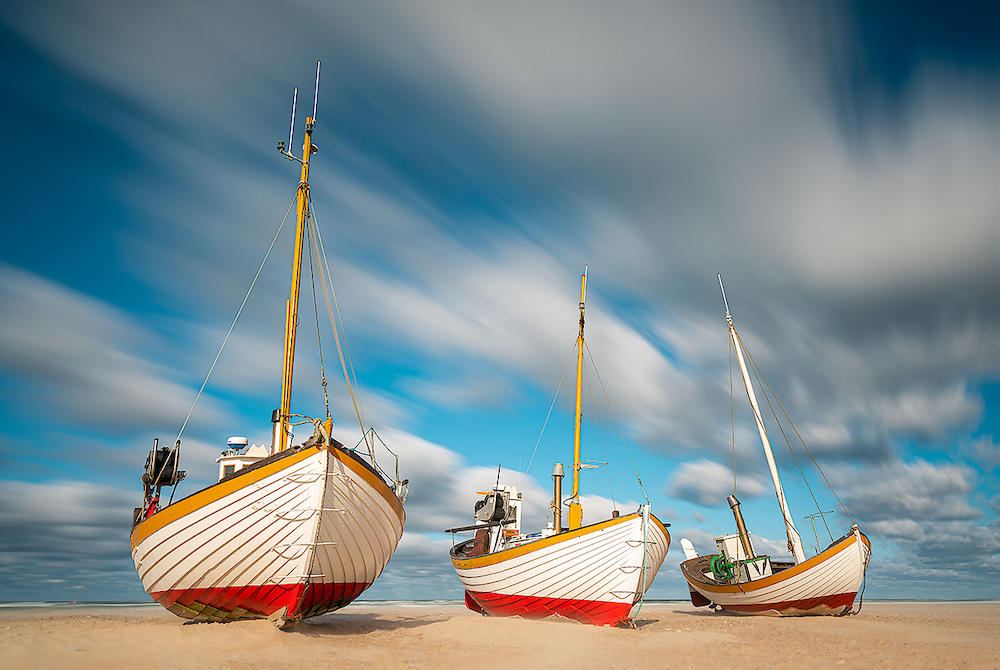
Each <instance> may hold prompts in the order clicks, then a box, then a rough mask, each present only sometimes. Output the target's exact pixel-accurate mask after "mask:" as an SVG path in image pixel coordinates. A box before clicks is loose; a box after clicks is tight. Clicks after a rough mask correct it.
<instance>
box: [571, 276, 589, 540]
mask: <svg viewBox="0 0 1000 670" xmlns="http://www.w3.org/2000/svg"><path fill="white" fill-rule="evenodd" d="M586 298H587V271H586V270H584V271H583V274H582V275H580V334H579V335H577V336H576V416H575V419H574V421H575V426H574V432H573V494H572V495H571V496H570V504H569V529H570V530H574V529H576V528H579V527H580V526H582V525H583V506H582V505H581V504H580V421H581V419H582V418H583V322H584V319H583V309H584V302H585V300H586Z"/></svg>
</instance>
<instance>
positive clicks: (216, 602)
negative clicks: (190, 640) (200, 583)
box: [150, 583, 369, 621]
mask: <svg viewBox="0 0 1000 670" xmlns="http://www.w3.org/2000/svg"><path fill="white" fill-rule="evenodd" d="M368 586H369V584H363V583H340V584H335V583H314V584H292V585H287V584H261V585H258V586H254V585H251V586H235V587H230V588H212V589H177V590H173V591H154V592H153V593H151V594H150V595H151V596H152V597H153V599H154V600H156V602H158V603H160V604H161V605H163V606H164V607H166V608H167V609H168V610H170V611H171V612H173V613H174V614H176V615H178V616H181V617H184V618H186V619H195V620H196V621H236V620H239V619H263V618H267V617H269V616H271V615H272V614H278V613H280V612H281V611H282V609H284V615H283V616H284V618H285V619H288V620H290V621H297V620H299V619H305V618H308V617H312V616H318V615H320V614H324V613H326V612H332V611H333V610H336V609H340V608H341V607H344V606H345V605H347V604H349V603H350V602H351V601H353V600H354V599H355V598H357V597H358V596H359V595H361V592H362V591H364V590H365V589H366V588H368Z"/></svg>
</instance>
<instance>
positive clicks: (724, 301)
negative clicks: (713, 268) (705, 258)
mask: <svg viewBox="0 0 1000 670" xmlns="http://www.w3.org/2000/svg"><path fill="white" fill-rule="evenodd" d="M715 276H716V277H718V278H719V288H720V289H722V302H723V303H724V304H725V305H726V321H727V322H728V323H729V325H730V326H731V325H733V317H732V316H731V315H730V314H729V301H728V300H726V287H725V286H723V285H722V273H721V272H717V273H715Z"/></svg>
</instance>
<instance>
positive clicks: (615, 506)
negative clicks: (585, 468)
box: [584, 370, 618, 511]
mask: <svg viewBox="0 0 1000 670" xmlns="http://www.w3.org/2000/svg"><path fill="white" fill-rule="evenodd" d="M585 372H586V370H585ZM584 381H586V383H587V395H589V396H590V406H591V408H592V409H593V411H594V425H595V426H596V427H597V441H598V443H599V444H600V445H601V456H602V457H603V458H604V471H605V472H607V473H608V493H609V494H610V495H611V509H613V510H615V511H618V503H616V502H615V491H614V489H613V488H612V487H611V461H609V460H608V454H607V452H606V451H605V450H604V437H603V436H602V435H601V420H600V418H599V417H598V416H597V400H596V399H595V398H594V394H593V393H592V392H591V390H590V375H588V374H584Z"/></svg>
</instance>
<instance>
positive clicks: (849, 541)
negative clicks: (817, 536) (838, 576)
mask: <svg viewBox="0 0 1000 670" xmlns="http://www.w3.org/2000/svg"><path fill="white" fill-rule="evenodd" d="M860 535H861V540H862V541H863V542H864V543H865V546H866V547H869V548H871V542H869V540H868V538H867V537H866V536H865V534H864V533H861V534H860ZM855 542H857V537H856V536H855V535H854V533H851V534H850V535H848V536H847V537H845V538H844V539H842V540H841V541H840V542H837V543H836V544H834V545H832V546H830V547H827V548H826V549H825V550H824V551H823V552H821V553H819V554H816V555H815V556H813V557H812V558H810V559H808V560H805V561H803V562H801V563H799V564H798V565H793V566H792V567H790V568H786V569H785V570H782V571H781V572H776V573H774V574H773V575H771V576H770V577H764V578H763V579H755V580H753V581H750V582H743V583H742V584H712V583H709V582H705V581H701V580H696V581H697V584H698V588H699V589H702V590H705V591H711V592H713V593H737V592H739V593H748V592H750V591H756V590H757V589H762V588H764V587H767V586H771V585H773V584H778V583H779V582H783V581H785V580H786V579H790V578H792V577H794V576H795V575H798V574H801V573H803V572H805V571H806V570H809V569H810V568H813V567H815V566H817V565H819V564H820V563H823V562H825V561H827V560H828V559H830V558H833V557H834V556H836V555H837V554H839V553H840V552H842V551H844V550H846V549H848V548H850V547H851V546H853V545H854V543H855ZM690 560H691V561H695V560H698V559H694V558H692V559H690ZM688 562H689V561H684V562H683V563H682V564H681V565H682V566H683V564H684V563H688ZM682 572H684V571H683V570H682ZM684 575H685V578H686V577H687V572H684Z"/></svg>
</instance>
